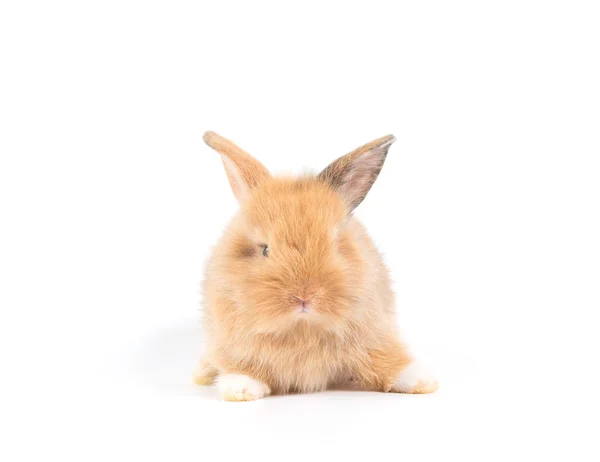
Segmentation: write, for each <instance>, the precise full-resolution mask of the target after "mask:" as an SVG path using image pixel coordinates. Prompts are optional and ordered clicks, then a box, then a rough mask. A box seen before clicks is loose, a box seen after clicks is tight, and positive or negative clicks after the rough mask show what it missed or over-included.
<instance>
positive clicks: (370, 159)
mask: <svg viewBox="0 0 600 462" xmlns="http://www.w3.org/2000/svg"><path fill="white" fill-rule="evenodd" d="M386 147H387V146H386ZM386 152H387V151H386V149H385V148H384V149H382V148H375V149H373V150H371V151H369V152H367V153H365V154H363V155H362V156H360V157H359V158H358V159H356V160H355V161H354V162H352V166H351V168H350V169H349V171H348V173H347V174H346V175H347V176H346V178H345V179H344V182H343V183H342V185H341V186H340V187H339V192H340V194H341V195H342V196H343V197H344V198H345V199H346V202H347V203H348V204H351V205H353V206H354V207H356V206H357V205H358V204H360V202H361V201H362V200H363V199H364V197H365V196H366V195H367V193H368V192H369V190H370V189H371V186H373V183H374V182H375V180H376V179H377V176H378V175H379V172H380V171H381V167H382V166H383V161H384V160H385V154H386Z"/></svg>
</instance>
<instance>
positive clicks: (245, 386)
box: [217, 374, 271, 401]
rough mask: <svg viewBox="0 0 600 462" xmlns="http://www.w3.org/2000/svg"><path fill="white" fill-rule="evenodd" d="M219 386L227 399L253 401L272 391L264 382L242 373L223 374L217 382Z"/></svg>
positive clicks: (223, 396) (222, 395)
mask: <svg viewBox="0 0 600 462" xmlns="http://www.w3.org/2000/svg"><path fill="white" fill-rule="evenodd" d="M217 388H218V390H219V395H220V396H221V398H222V399H224V400H225V401H252V400H254V399H259V398H262V397H263V396H267V395H268V394H269V393H271V390H270V389H269V387H267V386H266V385H265V384H264V383H262V382H259V381H258V380H254V379H253V378H251V377H248V376H247V375H241V374H225V375H222V376H221V377H220V378H219V380H218V382H217Z"/></svg>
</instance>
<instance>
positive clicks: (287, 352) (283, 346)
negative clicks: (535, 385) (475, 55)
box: [194, 132, 438, 401]
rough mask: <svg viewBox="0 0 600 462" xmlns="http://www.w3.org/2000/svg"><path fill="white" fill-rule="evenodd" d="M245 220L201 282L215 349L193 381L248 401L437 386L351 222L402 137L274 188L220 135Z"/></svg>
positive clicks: (234, 227) (211, 137)
mask: <svg viewBox="0 0 600 462" xmlns="http://www.w3.org/2000/svg"><path fill="white" fill-rule="evenodd" d="M204 141H205V142H206V143H207V144H208V145H209V146H210V147H212V148H213V149H215V150H216V151H218V152H219V153H220V154H221V158H222V160H223V164H224V166H225V172H226V173H227V177H228V179H229V183H230V185H231V188H232V190H233V193H234V194H235V197H236V198H237V200H238V202H239V204H240V210H239V212H238V213H237V215H236V216H235V217H234V219H233V220H232V222H231V223H230V224H229V225H228V227H227V229H226V231H225V233H224V235H223V237H222V238H221V240H220V241H219V242H218V244H217V245H216V247H215V249H214V252H213V254H212V257H211V258H210V259H209V261H208V264H207V267H206V277H205V282H204V296H205V328H206V331H207V335H208V350H207V353H206V356H205V358H204V359H203V361H202V362H201V364H200V367H199V368H198V370H197V371H196V373H195V377H194V378H195V381H196V382H197V383H199V384H210V383H212V382H213V381H214V380H215V379H216V380H217V385H218V389H219V393H220V395H221V397H222V398H223V399H225V400H229V401H247V400H253V399H257V398H262V397H264V396H267V395H269V394H271V393H287V392H310V391H318V390H325V389H326V388H328V387H331V386H336V385H340V384H343V383H346V382H348V381H352V382H353V383H354V385H355V386H358V387H359V388H360V389H363V390H374V391H384V392H388V391H394V392H401V393H430V392H433V391H435V390H436V389H437V386H438V385H437V382H436V381H435V380H433V379H431V378H430V377H429V375H428V374H427V373H426V372H425V371H424V369H423V368H422V367H420V366H419V364H418V363H417V362H415V360H414V359H413V357H412V356H411V354H410V353H409V351H408V350H407V348H406V347H405V346H404V345H403V343H402V342H401V341H400V339H399V337H398V332H397V328H396V321H395V306H394V294H393V292H392V289H391V284H390V280H389V276H388V270H387V268H386V267H385V265H384V263H383V260H382V258H381V256H380V255H379V253H378V252H377V250H376V248H375V246H374V244H373V242H372V241H371V239H370V238H369V236H368V235H367V233H366V231H365V229H364V227H363V226H362V225H361V224H360V223H359V221H358V220H357V219H356V218H355V217H354V216H353V215H352V211H353V210H354V209H355V208H356V207H357V206H358V205H359V204H360V203H361V202H362V200H363V199H364V198H365V196H366V195H367V193H368V191H369V189H370V188H371V186H372V184H373V182H374V181H375V179H376V178H377V176H378V175H379V172H380V170H381V168H382V166H383V163H384V161H385V158H386V155H387V152H388V149H389V147H390V146H391V144H392V143H393V142H394V141H395V138H394V137H393V136H391V135H389V136H385V137H383V138H379V139H377V140H375V141H372V142H371V143H368V144H366V145H364V146H362V147H360V148H358V149H357V150H355V151H353V152H351V153H349V154H347V155H345V156H343V157H340V158H339V159H337V160H336V161H334V162H332V163H331V164H330V165H329V166H328V167H327V168H326V169H325V170H323V171H322V172H321V173H320V174H318V175H316V176H306V177H302V178H276V177H272V176H271V174H270V173H269V172H268V171H267V169H266V168H265V167H264V166H263V165H262V164H261V163H260V162H259V161H257V160H256V159H254V158H253V157H251V156H250V155H249V154H247V153H246V152H244V151H243V150H241V149H240V148H239V147H237V146H236V145H235V144H233V143H232V142H230V141H228V140H226V139H225V138H222V137H221V136H219V135H217V134H216V133H213V132H207V133H206V134H205V135H204Z"/></svg>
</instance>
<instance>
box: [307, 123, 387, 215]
mask: <svg viewBox="0 0 600 462" xmlns="http://www.w3.org/2000/svg"><path fill="white" fill-rule="evenodd" d="M394 141H396V138H394V136H393V135H388V136H384V137H382V138H378V139H376V140H375V141H371V142H370V143H367V144H365V145H364V146H361V147H360V148H358V149H356V150H354V151H352V152H351V153H349V154H346V155H345V156H343V157H340V158H339V159H337V160H334V161H333V162H332V163H331V164H329V166H328V167H327V168H325V170H323V171H322V172H321V173H319V175H318V178H319V179H320V180H322V181H325V182H326V183H328V184H329V185H330V186H331V187H332V188H333V189H335V190H336V191H337V192H338V193H339V194H340V195H341V196H342V197H343V198H344V201H345V202H346V204H347V205H348V208H349V209H350V211H352V210H354V209H355V208H356V207H357V206H358V205H359V204H360V203H361V202H362V201H363V199H364V198H365V196H366V195H367V193H368V192H369V190H370V189H371V186H373V183H374V182H375V180H376V179H377V176H378V175H379V172H380V171H381V168H382V167H383V163H384V162H385V158H386V156H387V153H388V150H389V148H390V146H391V145H392V143H393V142H394Z"/></svg>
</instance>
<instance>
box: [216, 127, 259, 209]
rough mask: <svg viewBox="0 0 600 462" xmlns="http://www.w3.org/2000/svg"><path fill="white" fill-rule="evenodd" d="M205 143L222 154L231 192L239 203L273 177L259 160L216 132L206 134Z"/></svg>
mask: <svg viewBox="0 0 600 462" xmlns="http://www.w3.org/2000/svg"><path fill="white" fill-rule="evenodd" d="M204 142H205V143H206V144H208V145H209V146H210V147H211V148H213V149H214V150H215V151H217V152H218V153H220V154H221V159H222V160H223V166H224V167H225V173H227V178H228V179H229V184H230V185H231V190H232V191H233V194H234V195H235V198H236V199H237V200H238V202H240V203H241V202H243V201H244V199H245V198H246V197H247V195H248V194H249V193H250V191H251V190H252V189H253V188H255V187H256V186H257V185H258V184H259V183H260V182H261V181H263V180H264V179H266V178H268V177H270V176H271V174H270V173H269V171H268V170H267V169H266V168H265V167H264V166H263V164H261V163H260V162H259V161H258V160H256V159H255V158H254V157H252V156H251V155H250V154H248V153H247V152H245V151H244V150H243V149H241V148H240V147H238V146H236V145H235V144H233V143H232V142H231V141H229V140H228V139H226V138H223V137H222V136H219V135H217V134H216V133H215V132H206V133H205V134H204Z"/></svg>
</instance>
